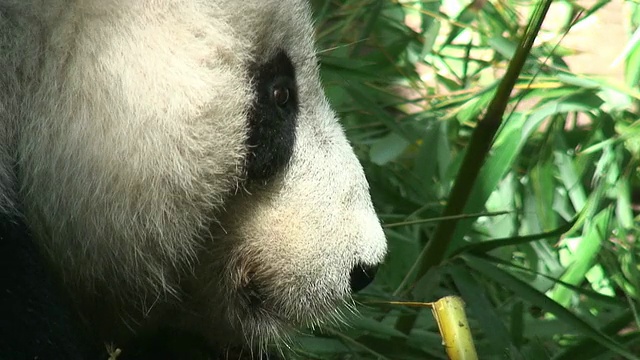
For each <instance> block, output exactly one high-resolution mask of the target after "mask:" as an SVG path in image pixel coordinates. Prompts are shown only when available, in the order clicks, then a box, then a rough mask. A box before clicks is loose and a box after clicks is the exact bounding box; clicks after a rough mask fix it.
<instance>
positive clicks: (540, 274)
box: [294, 0, 640, 360]
mask: <svg viewBox="0 0 640 360" xmlns="http://www.w3.org/2000/svg"><path fill="white" fill-rule="evenodd" d="M312 3H313V6H314V11H315V15H316V23H317V28H318V42H319V47H320V49H323V50H321V52H320V60H321V64H322V74H323V80H324V82H325V86H326V91H327V95H328V97H329V98H330V100H331V102H332V104H333V106H334V108H335V109H336V110H337V111H338V113H339V114H340V116H341V118H342V119H343V124H344V126H345V129H346V132H347V134H348V136H349V138H350V139H351V141H352V144H353V146H354V148H355V150H356V152H357V154H358V155H359V157H360V159H361V161H362V163H363V166H364V168H365V171H366V173H367V176H368V179H369V182H370V184H371V194H372V197H373V199H374V203H375V206H376V208H377V210H378V213H379V215H380V218H381V220H382V222H383V224H384V226H385V231H386V235H387V238H388V240H389V255H388V257H387V261H386V264H385V265H384V266H383V267H382V268H381V269H380V271H379V272H378V277H377V279H376V281H375V283H374V285H372V286H370V287H369V288H368V289H367V291H365V293H364V294H361V295H359V296H358V297H357V298H356V300H357V301H358V302H359V303H360V304H361V305H362V306H360V310H361V312H362V315H363V316H362V317H349V320H348V323H349V324H350V325H347V326H345V325H340V326H335V327H328V328H325V329H323V330H321V331H318V332H317V333H316V334H315V336H300V338H299V343H298V344H297V345H296V349H294V350H295V352H296V353H297V354H298V355H299V356H300V357H302V358H316V359H446V353H445V350H444V349H443V346H442V340H441V338H440V335H439V333H438V329H437V325H436V323H435V321H434V319H433V317H432V315H431V312H430V311H429V310H428V309H424V308H422V309H421V308H418V307H409V306H404V305H398V304H396V303H395V302H408V301H411V302H431V301H435V300H437V299H438V298H440V297H443V296H446V295H460V296H461V297H462V298H463V299H464V301H465V302H466V309H467V313H468V317H469V321H470V324H471V328H472V331H473V337H474V341H475V344H476V347H477V349H478V354H479V356H480V359H551V358H553V359H581V360H584V359H638V358H640V331H639V325H640V314H638V300H639V299H640V297H639V295H640V268H639V266H638V256H640V244H638V241H637V239H638V232H639V227H638V226H637V225H638V221H639V219H640V217H639V216H640V214H639V211H640V204H639V202H640V178H639V172H638V166H639V162H638V161H639V156H640V121H639V120H640V116H639V114H640V112H639V110H638V104H639V101H638V100H640V92H639V91H638V90H639V89H638V85H639V78H640V45H638V44H637V42H638V38H640V32H639V33H638V34H635V35H634V34H633V32H631V33H630V34H629V39H630V40H629V44H628V46H627V47H626V49H625V51H624V52H623V53H621V54H619V55H620V58H621V59H622V60H623V62H624V65H621V66H626V67H625V69H626V71H625V79H624V81H620V82H619V83H616V82H614V81H611V80H607V79H602V78H597V77H594V76H588V75H585V74H577V73H573V72H572V71H571V69H570V68H569V67H568V66H567V64H566V62H565V61H564V59H563V57H566V56H567V55H569V54H571V49H569V48H566V47H564V46H563V42H562V40H563V38H564V35H565V34H566V33H567V32H568V31H569V30H570V29H571V27H572V26H575V25H576V24H579V23H581V22H585V21H587V20H588V19H589V18H591V17H592V16H595V15H597V14H598V11H600V10H601V8H602V6H603V5H605V4H606V3H607V1H595V2H591V3H593V5H592V6H590V7H587V8H583V7H580V6H579V5H577V4H575V3H574V2H558V1H557V2H556V3H559V4H561V5H562V8H563V9H564V10H565V12H566V14H567V16H565V18H566V19H565V20H564V23H562V24H558V23H556V24H554V29H556V30H554V31H555V33H551V32H550V31H546V32H545V33H544V36H539V37H538V38H537V40H536V42H535V43H534V45H533V48H532V50H531V52H530V54H529V55H528V57H527V58H526V62H524V67H523V69H522V71H521V72H520V74H519V76H518V77H513V79H512V80H514V81H515V88H514V90H513V91H511V92H510V96H509V97H508V99H507V101H506V102H505V103H504V104H503V105H504V106H506V111H505V113H504V116H502V117H500V118H498V119H493V120H495V121H497V124H500V126H499V128H498V129H496V130H497V134H496V136H495V137H494V138H493V139H491V138H489V139H488V141H486V140H485V146H486V147H487V149H488V147H489V146H491V148H490V151H489V152H488V154H487V156H486V157H485V154H484V153H482V152H477V151H476V150H474V149H475V148H472V154H471V155H472V156H475V158H474V159H475V160H474V161H476V163H477V165H482V167H481V168H480V170H479V171H480V172H479V174H478V176H477V177H474V176H469V174H468V171H466V172H465V169H466V167H468V166H466V167H465V168H463V171H460V169H461V164H462V163H463V159H464V157H465V154H466V153H467V151H466V150H467V149H468V148H469V145H470V142H471V141H472V134H473V133H474V131H476V130H479V129H480V128H481V126H479V122H478V121H479V120H480V119H482V118H483V116H485V115H486V113H487V109H488V106H489V104H490V103H491V102H492V100H493V99H494V97H496V94H499V91H497V89H498V86H499V84H500V81H501V80H503V79H505V74H506V73H507V72H506V71H507V70H506V69H507V66H508V64H509V62H510V61H511V60H512V58H513V57H514V53H515V52H516V50H517V49H518V43H519V41H520V40H521V39H522V37H523V35H524V33H525V28H526V27H527V24H528V23H529V21H530V18H531V16H532V14H533V13H534V8H536V5H537V2H524V1H514V0H492V1H485V0H477V1H474V2H471V3H469V1H468V0H464V1H463V0H446V1H444V0H441V1H436V0H433V1H430V0H424V1H408V0H406V1H405V0H313V1H312ZM626 6H627V7H628V10H629V11H628V12H627V13H625V15H624V18H621V19H620V21H621V22H622V21H624V22H627V23H628V24H629V25H630V26H629V28H630V29H636V28H637V27H638V24H639V23H640V6H639V4H638V3H637V2H635V3H634V2H629V3H628V4H626ZM621 16H622V15H621ZM593 46H594V47H596V48H597V47H598V44H593ZM603 66H609V64H603ZM500 121H501V123H500ZM480 125H482V124H480ZM491 140H492V141H491ZM467 164H469V163H468V162H467ZM472 165H473V163H472ZM459 174H462V176H459ZM457 177H458V179H457V180H456V178H457ZM454 184H457V185H456V186H454ZM454 187H455V189H454ZM452 189H454V190H455V192H461V191H462V192H464V191H466V192H468V193H469V196H468V198H467V197H466V196H462V207H460V209H463V211H457V212H455V213H451V211H449V212H446V211H445V208H446V207H447V201H448V200H449V199H453V198H454V197H455V196H458V197H460V196H459V195H456V194H455V193H452ZM452 201H453V200H452ZM449 210H450V209H449ZM443 214H447V215H459V216H457V217H454V218H455V219H456V220H451V216H448V217H445V218H443V217H442V215H443ZM439 227H440V228H441V229H438V228H439ZM442 229H445V230H447V229H448V230H447V231H448V235H447V236H444V237H442V236H441V237H438V238H434V234H436V233H438V234H441V233H442V231H443V230H442ZM447 231H445V233H446V232H447ZM436 241H440V244H441V245H442V246H444V248H442V251H441V254H435V252H433V250H432V249H429V250H428V251H426V253H425V254H424V255H423V251H424V249H425V247H426V246H427V244H429V243H430V242H431V244H433V243H434V242H436ZM430 248H433V246H430ZM433 254H435V255H433ZM423 256H424V257H423ZM425 261H426V262H427V263H429V264H428V265H424V263H425ZM391 302H394V303H393V304H392V303H391Z"/></svg>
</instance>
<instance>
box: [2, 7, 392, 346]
mask: <svg viewBox="0 0 640 360" xmlns="http://www.w3.org/2000/svg"><path fill="white" fill-rule="evenodd" d="M116 3H117V4H116ZM114 4H115V5H114ZM116 5H117V6H116ZM58 8H59V9H60V11H61V13H60V14H54V13H51V14H49V13H47V15H46V16H43V17H41V18H40V19H41V20H39V21H41V22H39V23H38V24H37V25H33V26H34V28H36V29H39V30H40V31H41V33H42V34H47V35H46V36H44V35H43V36H44V40H41V41H42V44H39V45H38V46H34V48H37V49H38V52H37V54H33V56H30V55H28V54H27V55H25V59H23V60H22V61H25V62H29V61H35V62H34V64H32V66H34V67H36V68H39V71H38V72H36V73H35V74H34V75H33V79H30V81H29V82H28V84H29V85H28V86H27V85H26V84H25V93H26V94H27V95H26V96H25V99H24V101H23V103H24V109H22V113H23V114H24V120H23V121H22V122H21V123H20V125H19V126H18V132H19V133H20V134H22V136H20V137H19V139H20V140H19V142H18V151H17V152H18V154H19V165H20V166H19V169H20V173H19V178H20V181H21V189H20V194H19V196H20V197H21V203H22V204H23V206H24V211H25V214H26V216H27V221H28V223H29V226H30V227H31V228H32V229H33V230H34V233H35V234H36V237H37V240H38V241H39V242H40V244H41V245H42V246H43V247H44V249H45V250H47V252H48V253H49V254H50V255H51V257H52V259H53V262H54V263H55V264H56V265H57V267H58V270H60V272H61V273H62V274H63V277H64V278H65V282H66V283H67V284H68V286H69V288H70V289H71V290H72V291H74V293H75V294H77V295H78V296H77V298H78V299H79V300H78V302H79V303H80V304H79V307H80V308H81V309H82V311H83V312H84V316H85V317H86V318H89V319H98V320H96V321H95V323H96V324H98V325H99V326H100V327H101V328H103V326H101V325H102V324H99V323H100V322H103V321H119V320H120V319H122V318H123V317H127V318H129V317H132V318H134V319H136V321H138V322H143V320H146V319H148V318H154V320H153V321H151V322H153V323H154V324H158V323H160V326H163V325H166V324H167V323H168V324H172V326H179V327H182V328H185V329H187V330H190V331H196V332H198V333H200V334H201V335H203V336H204V337H206V338H207V339H208V341H209V342H210V343H211V344H216V345H225V344H229V343H236V344H241V345H246V346H253V345H262V344H265V343H266V342H268V341H271V340H273V339H277V338H279V337H281V336H282V335H283V334H284V330H287V329H290V328H292V327H296V326H300V325H310V326H314V325H317V324H320V323H322V322H323V321H327V320H331V319H332V318H335V317H336V316H338V313H339V311H340V310H337V309H339V308H340V306H341V305H343V304H346V303H348V299H349V296H350V294H351V292H352V291H353V290H358V289H359V288H361V287H363V286H364V285H366V283H367V282H368V281H369V280H370V278H371V276H372V273H373V271H374V268H375V267H376V266H377V265H378V264H379V263H380V262H381V261H382V259H383V257H384V255H385V252H386V242H385V239H384V235H383V232H382V229H381V227H380V224H379V221H378V219H377V217H376V215H375V212H374V210H373V207H372V204H371V200H370V195H369V191H368V185H367V182H366V179H365V177H364V173H363V170H362V167H361V166H360V164H359V163H358V160H357V159H356V157H355V155H354V153H353V150H352V149H351V147H350V145H349V144H348V142H347V140H346V137H345V134H344V132H343V130H342V129H341V127H340V125H339V123H338V120H337V118H336V116H335V114H334V112H333V111H332V110H331V108H330V106H329V105H328V103H327V100H326V98H325V96H324V93H323V90H322V87H321V85H320V79H319V72H318V66H317V59H316V57H315V50H314V43H313V30H312V28H311V23H312V21H311V18H310V16H309V11H308V9H307V5H306V3H305V2H304V1H302V0H288V1H280V0H247V1H236V0H217V1H208V2H202V1H189V0H184V1H178V2H175V1H166V2H165V1H158V2H155V3H154V7H150V6H147V5H145V2H138V1H128V0H127V1H115V0H114V1H107V2H100V1H96V2H91V6H88V5H87V6H80V5H79V4H77V3H69V4H66V5H65V6H60V7H58ZM15 53H16V54H17V53H19V52H17V51H16V52H15ZM38 56H40V57H41V58H38ZM31 58H33V59H36V60H31ZM27 135H28V136H27ZM114 284H115V285H114ZM84 299H88V300H84ZM83 302H85V303H83ZM89 302H93V303H95V302H100V303H101V304H106V305H107V306H108V307H109V308H111V309H116V310H115V313H116V315H117V316H111V315H107V316H98V317H96V316H94V315H95V314H93V313H91V312H92V311H93V309H95V307H94V306H92V305H91V306H87V304H86V303H89ZM87 309H89V310H87ZM119 309H122V310H121V311H119ZM132 309H133V310H132ZM136 312H137V313H138V314H137V315H136ZM123 313H124V314H123ZM155 313H159V315H158V316H154V314H155ZM167 314H173V315H174V316H175V318H171V317H172V316H170V315H167ZM167 318H171V319H170V320H167ZM140 319H142V320H140ZM163 323H165V324H163ZM104 328H106V329H110V328H113V327H112V326H109V325H106V326H104ZM115 328H117V326H116V327H115ZM103 336H107V337H108V336H111V333H109V332H108V331H107V332H106V335H103Z"/></svg>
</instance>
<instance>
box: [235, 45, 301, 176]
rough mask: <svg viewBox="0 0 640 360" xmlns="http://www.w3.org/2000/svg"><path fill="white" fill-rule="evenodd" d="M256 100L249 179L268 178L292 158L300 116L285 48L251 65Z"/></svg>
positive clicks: (251, 121)
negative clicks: (298, 117)
mask: <svg viewBox="0 0 640 360" xmlns="http://www.w3.org/2000/svg"><path fill="white" fill-rule="evenodd" d="M250 71H251V76H252V83H253V90H254V96H255V97H254V101H253V104H252V106H251V109H250V110H249V138H248V140H247V143H248V144H247V145H248V147H249V156H248V159H247V176H248V179H249V180H258V181H265V180H268V179H269V178H271V177H272V176H274V175H275V174H277V173H278V172H279V171H281V170H282V169H283V168H284V167H285V166H286V165H287V163H288V162H289V160H290V159H291V154H292V153H293V145H294V143H295V135H296V134H295V129H296V117H297V115H298V89H297V86H296V75H295V69H294V67H293V64H292V62H291V59H289V56H287V54H286V53H285V52H284V51H280V52H278V53H277V54H276V55H275V56H274V57H273V58H271V60H269V61H267V62H266V63H263V64H258V65H254V66H252V67H251V68H250Z"/></svg>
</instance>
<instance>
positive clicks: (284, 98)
mask: <svg viewBox="0 0 640 360" xmlns="http://www.w3.org/2000/svg"><path fill="white" fill-rule="evenodd" d="M272 96H273V100H274V101H275V103H276V105H278V106H279V107H285V106H286V105H287V102H288V101H289V89H288V88H287V87H285V86H282V85H276V86H274V87H273V94H272Z"/></svg>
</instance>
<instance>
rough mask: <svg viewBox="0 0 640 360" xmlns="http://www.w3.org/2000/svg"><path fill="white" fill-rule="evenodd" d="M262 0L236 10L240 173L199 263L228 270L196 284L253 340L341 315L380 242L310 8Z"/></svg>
mask: <svg viewBox="0 0 640 360" xmlns="http://www.w3.org/2000/svg"><path fill="white" fill-rule="evenodd" d="M266 3H268V4H269V5H265V4H266ZM266 3H263V2H256V3H254V4H253V5H248V4H246V3H245V4H244V5H243V8H241V9H238V14H242V17H241V19H242V20H240V21H239V23H243V22H244V24H245V26H244V28H243V29H241V30H244V31H246V33H245V36H246V38H248V39H249V41H248V43H249V48H250V50H249V53H250V54H251V55H252V56H251V65H250V66H248V76H249V78H250V84H251V90H250V91H251V94H252V96H251V99H252V101H251V104H249V106H248V113H247V119H248V122H247V125H248V128H247V130H248V137H247V140H246V143H247V146H248V153H247V157H246V163H245V169H246V172H245V174H246V178H245V179H244V181H243V182H241V191H238V192H237V193H236V194H235V195H234V196H232V197H231V198H229V199H228V200H227V201H226V203H225V205H224V209H225V210H224V212H223V213H222V214H221V216H220V217H219V218H218V220H219V221H220V224H221V225H222V231H223V232H222V233H221V235H220V236H219V237H218V239H219V240H218V242H217V243H215V242H214V244H213V246H212V247H211V248H210V249H209V251H208V255H206V256H205V257H203V259H204V260H202V261H201V265H202V269H201V270H199V271H198V273H200V274H213V273H216V274H224V275H223V276H222V277H220V278H217V279H215V281H206V282H205V283H204V284H200V285H201V286H200V287H199V288H200V289H203V294H205V296H202V297H201V298H200V299H207V298H209V299H216V300H218V299H219V300H218V301H219V303H220V304H224V306H223V307H221V308H215V309H214V310H215V311H217V313H214V314H213V315H214V316H212V318H218V319H219V318H225V319H226V320H227V321H228V323H229V325H230V326H231V328H232V329H233V330H234V331H236V332H238V333H240V334H242V336H243V338H244V339H246V338H249V339H251V338H253V339H254V341H256V340H257V341H263V340H264V339H272V338H274V337H277V336H279V335H280V332H281V330H282V329H283V328H286V327H290V326H291V325H295V326H298V325H307V326H309V325H311V326H314V325H317V324H319V323H320V322H322V321H324V320H327V319H332V318H335V317H337V316H338V315H339V311H340V310H339V309H340V305H341V304H346V302H345V300H346V299H348V298H349V296H350V294H351V293H352V292H353V291H358V290H360V289H362V288H363V287H365V286H366V285H367V284H368V283H369V282H370V281H371V280H372V279H373V275H374V274H375V269H376V268H377V265H378V264H379V263H380V262H381V261H382V259H383V257H384V255H385V252H386V242H385V238H384V234H383V232H382V229H381V226H380V223H379V220H378V219H377V217H376V214H375V212H374V209H373V206H372V204H371V199H370V195H369V188H368V184H367V181H366V179H365V177H364V173H363V170H362V167H361V165H360V164H359V162H358V160H357V159H356V157H355V154H354V152H353V150H352V149H351V147H350V145H349V143H348V142H347V139H346V137H345V134H344V132H343V130H342V128H341V126H340V125H339V123H338V119H337V117H336V115H335V113H334V112H333V110H332V109H331V108H330V106H329V104H328V103H327V100H326V98H325V96H324V93H323V89H322V87H321V85H320V79H319V73H318V66H317V59H316V57H315V53H314V44H313V31H312V29H311V23H312V22H311V20H310V18H309V15H308V12H307V9H306V7H305V5H304V4H303V3H301V2H278V1H273V2H266ZM252 6H253V7H254V9H251V7H252ZM247 13H251V14H255V15H254V16H253V17H249V19H247V18H246V17H244V16H245V15H246V14H247ZM220 289H226V290H227V291H220ZM205 301H206V300H205ZM221 314H223V315H222V316H221ZM205 318H206V317H205ZM216 326H217V327H220V323H219V322H218V323H217V324H216ZM212 331H215V330H212Z"/></svg>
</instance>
